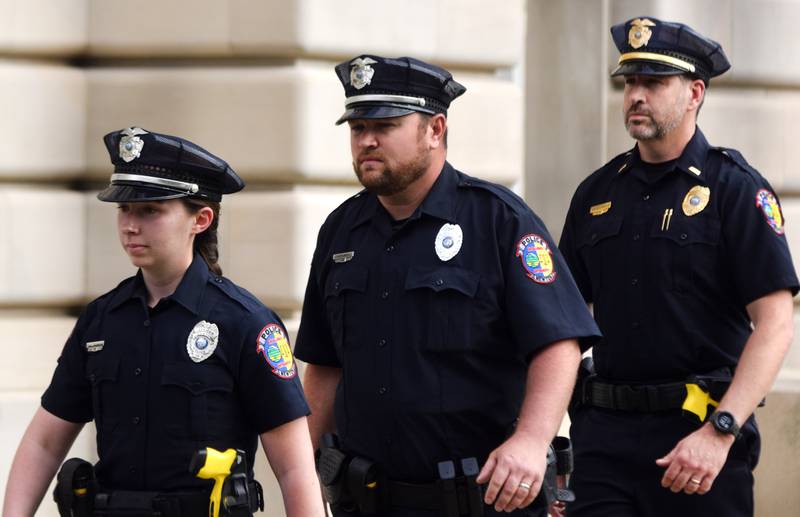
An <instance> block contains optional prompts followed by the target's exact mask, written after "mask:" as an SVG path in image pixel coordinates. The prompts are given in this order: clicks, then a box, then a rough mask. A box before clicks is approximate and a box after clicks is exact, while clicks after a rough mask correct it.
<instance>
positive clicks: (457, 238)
mask: <svg viewBox="0 0 800 517" xmlns="http://www.w3.org/2000/svg"><path fill="white" fill-rule="evenodd" d="M463 242H464V232H462V231H461V227H460V226H459V225H457V224H449V223H448V224H444V225H442V227H441V228H439V233H437V234H436V240H435V241H434V243H433V247H434V249H435V250H436V256H437V257H439V260H441V261H442V262H447V261H448V260H450V259H451V258H453V257H455V256H456V255H458V252H459V251H461V244H462V243H463Z"/></svg>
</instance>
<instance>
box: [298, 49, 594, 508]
mask: <svg viewBox="0 0 800 517" xmlns="http://www.w3.org/2000/svg"><path fill="white" fill-rule="evenodd" d="M336 72H337V74H338V77H339V79H340V81H341V82H342V84H343V85H344V89H345V94H346V97H347V99H346V101H345V106H346V110H345V112H344V114H343V115H342V117H341V118H340V119H339V120H338V122H337V123H339V124H341V123H344V122H347V123H348V125H349V129H350V145H351V152H352V158H353V168H354V170H355V173H356V176H357V177H358V179H359V181H360V182H361V184H362V185H363V186H364V187H365V189H364V190H363V191H362V192H360V193H359V194H356V195H355V196H353V197H352V198H350V199H348V200H347V201H345V202H344V203H343V204H342V205H341V206H340V207H339V208H337V209H336V210H334V211H333V213H331V214H330V216H329V217H328V219H327V221H326V222H325V223H324V225H323V226H322V228H321V230H320V233H319V239H318V241H317V248H316V251H315V253H314V258H313V262H312V266H311V273H310V277H309V281H308V287H307V290H306V295H305V302H304V306H303V314H302V321H301V325H300V330H299V334H298V341H297V348H296V354H297V357H298V358H300V359H302V360H304V361H306V362H308V363H309V366H308V370H307V374H306V377H305V379H304V384H305V387H306V391H307V395H308V397H309V403H310V405H311V407H312V416H311V417H310V420H309V422H310V426H311V430H312V440H314V441H315V442H316V443H320V435H322V434H323V433H325V432H332V431H335V432H336V433H338V444H337V443H336V442H335V439H333V438H332V437H327V439H326V440H322V443H321V445H322V451H321V459H320V463H321V466H320V473H321V477H322V481H323V484H326V485H327V487H326V493H327V494H328V497H329V499H331V498H333V499H335V500H331V503H334V504H333V506H334V514H335V515H337V516H345V515H367V514H376V513H377V514H379V515H384V516H417V515H420V516H421V515H424V516H436V515H444V516H450V515H496V514H498V513H497V512H501V511H505V512H512V514H513V515H526V516H527V515H539V514H540V511H541V510H540V509H537V510H533V509H531V508H530V503H531V502H532V501H533V500H534V497H535V496H536V495H537V492H538V491H539V487H540V484H541V482H542V476H543V473H544V471H545V453H546V450H547V447H548V444H549V443H550V440H551V439H552V438H553V436H554V434H555V432H556V430H557V428H558V425H559V422H560V421H561V418H562V415H563V411H564V410H565V408H566V404H567V399H568V398H569V393H570V392H571V389H572V387H571V386H570V383H571V382H573V381H574V375H573V373H571V372H570V368H572V367H573V366H576V365H577V364H578V361H579V357H580V352H579V345H578V339H581V338H589V339H591V338H592V337H594V336H596V335H597V329H596V326H595V324H594V323H593V321H592V319H591V316H590V315H589V313H588V311H587V309H586V307H585V304H584V303H583V300H582V299H581V297H580V294H579V292H578V290H577V289H576V287H575V285H574V283H573V280H572V277H571V275H570V273H569V271H568V269H567V268H566V266H565V264H564V262H563V260H562V258H561V256H560V255H559V253H558V251H557V249H556V248H555V247H554V245H553V241H552V240H551V238H550V235H549V234H548V232H547V230H546V229H545V227H544V225H543V224H542V222H541V221H540V220H539V218H538V217H536V216H535V215H534V214H533V213H532V212H531V210H530V209H529V208H528V207H527V206H526V205H525V203H524V202H523V201H522V200H521V199H520V198H519V197H517V196H516V195H514V194H513V193H511V192H510V191H509V190H507V189H506V188H504V187H501V186H498V185H495V184H492V183H488V182H486V181H483V180H480V179H477V178H474V177H471V176H468V175H467V174H464V173H462V172H460V171H458V170H456V169H455V168H453V166H451V165H450V164H449V163H447V162H446V161H445V155H446V133H447V109H448V107H449V105H450V103H451V101H453V100H454V99H455V98H457V97H458V96H460V95H461V94H462V93H464V91H465V88H464V87H463V86H462V85H461V84H459V83H458V82H456V81H455V80H454V79H453V78H452V76H451V74H450V73H449V72H448V71H447V70H444V69H443V68H440V67H437V66H434V65H430V64H428V63H424V62H422V61H419V60H416V59H412V58H406V57H403V58H398V59H389V58H383V57H378V56H360V57H358V58H356V59H353V60H349V61H346V62H344V63H342V64H340V65H338V66H337V67H336ZM329 449H336V450H337V451H338V453H336V454H328V453H327V451H328V450H329ZM342 464H344V465H345V466H344V467H343V466H342ZM479 465H482V470H480V476H478V470H479V467H478V466H479ZM337 476H338V477H337ZM341 479H345V480H346V482H345V483H346V484H348V487H349V489H350V492H351V493H350V494H344V495H342V494H341V491H337V490H338V488H336V485H337V484H341V481H340V480H341ZM476 482H477V483H478V484H481V483H485V494H484V495H483V496H481V495H480V493H479V491H478V490H477V486H478V485H477V484H476ZM348 487H346V488H348ZM365 487H366V488H365ZM476 494H477V503H476V498H475V496H476ZM340 497H341V499H338V498H340ZM481 498H483V499H484V500H485V504H486V505H484V503H481ZM491 505H493V506H491ZM526 507H528V508H526ZM484 512H485V513H484Z"/></svg>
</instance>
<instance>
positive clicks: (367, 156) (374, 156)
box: [356, 152, 383, 164]
mask: <svg viewBox="0 0 800 517" xmlns="http://www.w3.org/2000/svg"><path fill="white" fill-rule="evenodd" d="M365 160H379V161H383V155H382V154H381V153H375V152H367V153H361V154H359V155H358V156H356V163H359V164H360V163H362V162H363V161H365Z"/></svg>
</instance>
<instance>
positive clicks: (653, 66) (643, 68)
mask: <svg viewBox="0 0 800 517" xmlns="http://www.w3.org/2000/svg"><path fill="white" fill-rule="evenodd" d="M686 73H688V72H687V71H686V70H684V69H682V68H677V67H674V66H671V65H668V64H665V63H654V62H653V61H644V60H636V61H626V62H624V63H622V64H621V65H619V66H618V67H617V69H616V70H614V71H613V72H611V77H617V76H618V75H679V74H686Z"/></svg>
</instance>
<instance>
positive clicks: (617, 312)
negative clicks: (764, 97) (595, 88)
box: [560, 17, 798, 517]
mask: <svg viewBox="0 0 800 517" xmlns="http://www.w3.org/2000/svg"><path fill="white" fill-rule="evenodd" d="M611 34H612V37H613V39H614V43H615V44H616V46H617V48H618V49H619V50H620V53H621V55H620V58H619V66H618V67H617V69H616V70H615V71H614V72H613V73H612V75H614V76H623V77H624V79H625V90H624V96H623V98H624V103H623V104H624V106H623V115H624V122H625V127H626V128H627V130H628V133H629V134H630V135H631V137H633V138H634V139H635V140H636V145H635V146H634V148H633V149H632V150H630V151H629V152H626V153H623V154H621V155H619V156H617V157H616V158H614V159H613V160H611V161H610V162H609V163H608V164H606V165H605V166H603V167H602V168H601V169H599V170H598V171H596V172H594V173H593V174H592V175H591V176H589V177H588V178H587V179H586V180H585V181H584V182H583V183H582V184H581V185H580V186H579V187H578V190H577V191H576V193H575V196H574V197H573V199H572V204H571V206H570V209H569V214H568V216H567V220H566V224H565V226H564V232H563V235H562V239H561V243H560V247H561V251H562V252H563V253H564V257H565V258H566V260H567V262H568V264H569V266H570V268H571V269H572V272H573V275H574V276H575V280H576V282H577V284H578V287H579V288H580V289H581V292H582V293H583V297H584V299H585V300H586V301H587V302H589V303H591V304H593V306H594V315H595V318H596V320H597V323H598V325H599V326H600V330H601V331H602V332H603V339H602V340H601V341H600V342H599V343H598V344H597V345H595V347H594V364H595V366H596V376H595V377H589V378H588V381H587V382H584V383H583V384H582V386H581V387H580V389H579V390H578V393H579V395H580V398H581V399H582V400H581V401H580V402H581V403H582V404H581V405H580V406H579V407H578V408H577V409H576V410H575V411H574V412H573V414H572V417H573V418H572V432H571V435H572V439H573V442H574V447H575V472H574V474H573V478H572V483H573V488H574V490H575V492H576V494H577V496H578V499H577V501H576V502H575V503H574V504H573V505H571V507H569V508H568V510H569V511H568V514H569V515H571V516H573V515H574V516H580V517H584V516H593V517H594V516H611V515H613V516H615V517H624V516H631V517H632V516H658V515H665V516H666V515H670V516H672V515H681V516H692V515H697V516H700V515H704V516H706V515H724V516H726V517H728V516H749V515H753V476H752V469H753V467H754V466H755V464H756V461H757V459H758V454H759V434H758V430H757V428H756V425H755V420H754V418H753V416H752V415H753V411H754V410H755V408H756V406H757V405H758V403H759V401H761V400H762V398H763V397H764V396H765V395H766V393H767V391H768V390H769V388H770V386H771V384H772V382H773V380H774V379H775V376H776V374H777V372H778V369H779V368H780V365H781V361H782V360H783V357H784V355H785V353H786V351H787V349H788V347H789V344H790V342H791V340H792V328H793V325H792V296H793V295H794V294H795V293H796V292H797V289H798V282H797V276H796V275H795V271H794V267H793V265H792V260H791V257H790V255H789V248H788V246H787V244H786V236H785V232H784V220H783V215H782V213H781V209H780V204H779V203H778V198H777V196H776V194H775V191H774V190H773V189H772V187H771V186H770V185H769V183H768V182H767V181H766V180H765V179H764V178H763V177H762V176H761V175H760V174H759V173H758V171H756V170H755V169H754V168H753V167H752V166H751V165H750V164H748V163H747V161H745V159H744V158H743V157H742V156H741V155H740V154H739V153H738V152H737V151H735V150H733V149H726V148H723V147H714V146H712V145H710V144H709V143H708V141H707V140H706V138H705V136H704V135H703V133H702V131H700V129H699V128H698V127H697V125H696V122H697V114H698V111H699V110H700V106H701V105H702V103H703V100H704V97H705V93H706V88H707V87H708V83H709V80H710V79H711V78H712V77H716V76H718V75H720V74H722V73H723V72H725V71H726V70H728V68H730V63H729V62H728V59H727V58H726V56H725V53H724V52H723V50H722V48H721V47H720V45H719V44H718V43H716V42H714V41H712V40H710V39H708V38H706V37H704V36H702V35H701V34H698V33H697V32H695V31H694V30H692V29H691V28H689V27H687V26H686V25H683V24H680V23H672V22H665V21H661V20H657V19H656V18H652V17H641V18H635V19H632V20H629V21H627V22H624V23H620V24H618V25H615V26H614V27H612V28H611ZM751 324H752V328H751Z"/></svg>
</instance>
